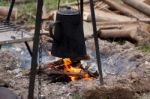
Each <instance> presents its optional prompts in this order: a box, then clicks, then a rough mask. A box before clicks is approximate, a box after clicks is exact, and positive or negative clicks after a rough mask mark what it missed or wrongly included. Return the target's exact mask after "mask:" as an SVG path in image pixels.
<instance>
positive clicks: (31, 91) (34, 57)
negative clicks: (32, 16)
mask: <svg viewBox="0 0 150 99" xmlns="http://www.w3.org/2000/svg"><path fill="white" fill-rule="evenodd" d="M89 3H90V10H91V17H92V26H93V36H94V41H95V49H96V58H97V65H98V71H99V77H100V78H99V79H100V84H101V85H102V84H103V75H102V68H101V59H100V52H99V42H98V36H97V28H96V19H95V11H94V4H93V0H89ZM42 7H43V0H37V13H36V24H35V34H34V40H33V54H32V62H31V73H30V82H29V95H28V99H33V97H34V83H35V77H36V69H37V66H38V64H37V57H38V47H39V36H40V29H41V22H42V19H41V17H42ZM80 7H81V12H83V0H80ZM81 14H82V15H83V13H81Z"/></svg>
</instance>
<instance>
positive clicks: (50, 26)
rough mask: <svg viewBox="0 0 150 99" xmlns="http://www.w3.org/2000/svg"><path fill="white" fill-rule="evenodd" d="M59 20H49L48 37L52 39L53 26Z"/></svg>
mask: <svg viewBox="0 0 150 99" xmlns="http://www.w3.org/2000/svg"><path fill="white" fill-rule="evenodd" d="M58 23H60V22H58V21H56V22H53V21H50V23H49V35H50V37H51V38H52V39H53V40H54V33H53V27H54V26H55V25H56V24H58Z"/></svg>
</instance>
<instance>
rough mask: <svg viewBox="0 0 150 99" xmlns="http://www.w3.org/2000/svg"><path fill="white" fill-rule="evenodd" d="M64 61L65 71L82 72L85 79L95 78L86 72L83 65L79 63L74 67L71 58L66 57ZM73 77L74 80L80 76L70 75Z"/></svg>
mask: <svg viewBox="0 0 150 99" xmlns="http://www.w3.org/2000/svg"><path fill="white" fill-rule="evenodd" d="M63 62H64V66H65V67H64V71H65V72H71V73H81V72H82V74H83V77H82V78H83V79H84V80H91V79H93V78H92V77H90V75H89V74H88V73H86V72H85V71H84V70H83V69H82V68H81V67H80V65H77V66H76V67H72V66H71V65H72V61H71V60H70V58H64V59H63ZM69 77H70V78H71V80H72V81H74V80H77V79H79V77H78V76H69Z"/></svg>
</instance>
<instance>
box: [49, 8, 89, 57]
mask: <svg viewBox="0 0 150 99" xmlns="http://www.w3.org/2000/svg"><path fill="white" fill-rule="evenodd" d="M82 17H83V16H82V14H81V10H76V9H73V8H71V7H69V6H66V7H62V8H59V10H58V11H57V14H56V21H55V22H54V24H53V26H52V25H50V34H51V36H52V38H53V43H52V50H51V54H52V55H53V56H56V57H60V58H72V59H76V58H79V57H84V56H86V46H85V38H84V32H83V20H82ZM52 27H53V32H54V33H52Z"/></svg>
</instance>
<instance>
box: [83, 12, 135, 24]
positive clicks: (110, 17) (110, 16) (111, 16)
mask: <svg viewBox="0 0 150 99" xmlns="http://www.w3.org/2000/svg"><path fill="white" fill-rule="evenodd" d="M95 14H96V16H95V17H96V21H97V22H100V21H109V22H116V21H118V22H124V21H135V20H136V19H135V18H131V17H127V16H123V15H118V14H115V13H110V12H105V11H102V10H95ZM84 20H85V21H91V14H90V11H87V12H85V13H84Z"/></svg>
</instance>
